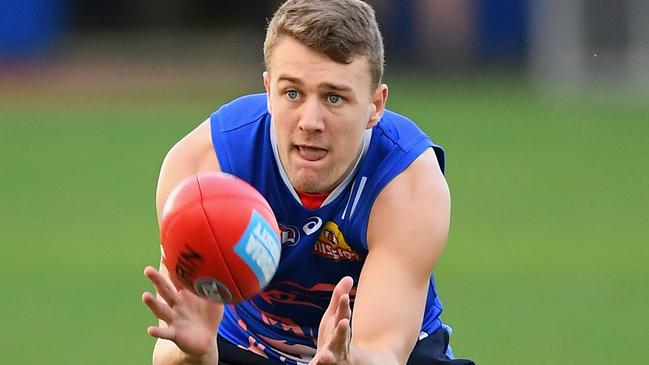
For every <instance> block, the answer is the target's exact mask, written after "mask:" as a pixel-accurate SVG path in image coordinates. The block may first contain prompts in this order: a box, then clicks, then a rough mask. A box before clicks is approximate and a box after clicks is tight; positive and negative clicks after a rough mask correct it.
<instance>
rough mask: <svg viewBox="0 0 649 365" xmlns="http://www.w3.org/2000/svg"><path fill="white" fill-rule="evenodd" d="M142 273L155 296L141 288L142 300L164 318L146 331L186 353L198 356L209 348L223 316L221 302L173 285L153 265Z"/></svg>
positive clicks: (211, 348) (209, 349)
mask: <svg viewBox="0 0 649 365" xmlns="http://www.w3.org/2000/svg"><path fill="white" fill-rule="evenodd" d="M144 275H145V276H146V277H147V278H148V279H149V280H151V282H152V283H153V285H154V286H155V288H156V290H157V292H158V295H159V297H156V296H154V295H153V294H151V293H148V292H145V293H144V294H142V302H144V304H146V305H147V306H148V307H149V309H150V310H151V312H153V314H154V315H155V316H156V317H158V318H159V319H160V320H162V321H164V323H160V325H158V326H149V328H148V329H147V333H148V334H149V335H151V336H153V337H157V338H161V339H166V340H170V341H173V342H175V343H176V346H178V348H179V349H180V350H182V351H183V352H185V353H186V354H188V355H190V356H196V357H200V356H203V355H205V354H207V353H208V352H210V351H212V350H213V349H214V343H215V338H216V331H217V328H218V326H219V323H220V322H221V319H222V318H223V304H219V303H215V302H211V301H209V300H207V299H204V298H201V297H199V296H197V295H195V294H194V293H192V292H191V291H189V290H187V289H185V288H176V287H175V286H174V285H173V284H172V283H171V281H170V280H169V279H168V278H166V277H165V276H164V275H163V274H161V273H160V272H159V271H158V270H156V269H154V268H153V267H150V266H148V267H146V268H145V269H144ZM165 324H166V325H165Z"/></svg>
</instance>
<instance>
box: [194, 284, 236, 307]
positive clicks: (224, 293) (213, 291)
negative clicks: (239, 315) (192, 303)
mask: <svg viewBox="0 0 649 365" xmlns="http://www.w3.org/2000/svg"><path fill="white" fill-rule="evenodd" d="M194 291H195V292H196V294H198V295H199V296H203V297H206V298H208V299H210V300H213V301H215V302H219V303H229V302H231V301H232V293H230V289H228V287H227V286H225V284H223V283H221V282H220V281H218V280H215V279H212V278H201V279H198V280H196V281H195V282H194Z"/></svg>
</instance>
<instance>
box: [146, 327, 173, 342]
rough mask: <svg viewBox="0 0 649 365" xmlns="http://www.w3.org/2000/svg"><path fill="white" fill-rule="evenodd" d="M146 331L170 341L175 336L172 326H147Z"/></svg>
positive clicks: (150, 334)
mask: <svg viewBox="0 0 649 365" xmlns="http://www.w3.org/2000/svg"><path fill="white" fill-rule="evenodd" d="M146 333H148V334H149V336H153V337H157V338H162V339H165V340H170V341H173V340H174V339H175V338H176V330H175V329H174V328H173V327H156V326H150V327H149V328H147V330H146Z"/></svg>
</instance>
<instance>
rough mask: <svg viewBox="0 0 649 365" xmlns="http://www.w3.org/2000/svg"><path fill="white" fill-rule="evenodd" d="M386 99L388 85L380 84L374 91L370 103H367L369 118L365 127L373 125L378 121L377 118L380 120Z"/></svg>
mask: <svg viewBox="0 0 649 365" xmlns="http://www.w3.org/2000/svg"><path fill="white" fill-rule="evenodd" d="M387 100H388V85H386V84H381V85H379V86H378V87H377V88H376V91H374V97H373V100H372V103H371V104H370V105H369V108H370V113H369V114H370V118H369V120H368V121H367V127H366V128H372V127H374V126H375V125H376V124H377V123H378V122H379V120H381V117H382V116H383V112H384V111H385V103H386V101H387Z"/></svg>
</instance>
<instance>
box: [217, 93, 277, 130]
mask: <svg viewBox="0 0 649 365" xmlns="http://www.w3.org/2000/svg"><path fill="white" fill-rule="evenodd" d="M266 115H268V99H267V96H266V94H265V93H260V94H251V95H245V96H241V97H239V98H237V99H234V100H233V101H231V102H229V103H227V104H224V105H223V106H221V107H220V108H219V109H218V110H216V111H215V112H214V113H212V115H211V116H210V122H211V124H212V129H213V130H215V131H219V132H226V131H229V130H234V129H237V128H240V127H242V126H244V125H247V124H250V123H252V122H254V121H257V120H259V119H260V118H262V117H265V116H266Z"/></svg>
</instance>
